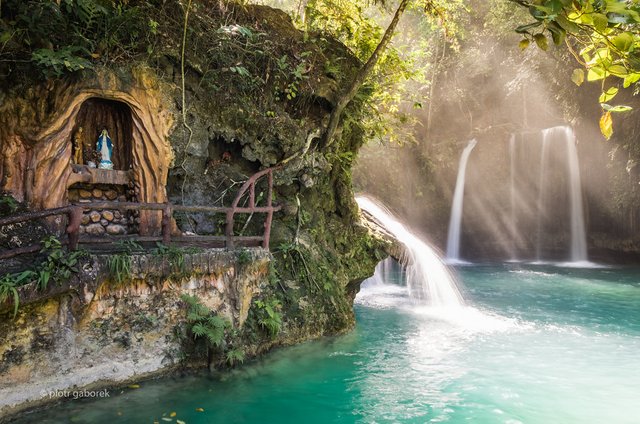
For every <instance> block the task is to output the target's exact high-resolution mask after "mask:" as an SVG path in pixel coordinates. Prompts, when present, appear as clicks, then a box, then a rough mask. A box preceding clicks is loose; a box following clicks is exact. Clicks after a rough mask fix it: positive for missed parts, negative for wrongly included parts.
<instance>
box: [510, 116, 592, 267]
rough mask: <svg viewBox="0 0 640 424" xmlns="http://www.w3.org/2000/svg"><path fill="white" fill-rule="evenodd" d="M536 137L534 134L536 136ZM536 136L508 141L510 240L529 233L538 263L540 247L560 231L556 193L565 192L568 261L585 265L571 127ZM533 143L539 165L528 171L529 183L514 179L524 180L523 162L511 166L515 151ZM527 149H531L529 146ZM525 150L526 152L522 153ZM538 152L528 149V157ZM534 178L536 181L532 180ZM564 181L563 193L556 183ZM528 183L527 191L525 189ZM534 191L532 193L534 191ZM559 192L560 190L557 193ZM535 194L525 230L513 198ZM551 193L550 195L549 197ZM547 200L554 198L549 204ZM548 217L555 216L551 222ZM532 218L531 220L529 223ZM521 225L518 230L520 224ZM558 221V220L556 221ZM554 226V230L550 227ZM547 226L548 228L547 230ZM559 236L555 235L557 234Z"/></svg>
mask: <svg viewBox="0 0 640 424" xmlns="http://www.w3.org/2000/svg"><path fill="white" fill-rule="evenodd" d="M536 134H537V133H536ZM539 134H540V137H536V138H529V139H526V138H524V137H523V138H520V139H519V140H518V143H516V138H515V136H512V137H511V139H510V141H509V150H510V152H509V154H510V160H511V164H510V172H511V176H510V180H511V181H510V184H511V187H510V191H511V193H510V196H511V218H510V220H511V225H512V226H513V227H514V228H515V233H514V237H516V236H518V237H519V236H521V235H522V234H524V233H525V232H526V231H531V236H532V237H535V238H534V239H533V241H534V243H535V245H534V246H532V247H535V260H536V261H542V260H545V259H548V257H547V258H545V255H544V251H543V247H544V245H545V241H546V240H549V239H551V240H552V239H553V237H554V236H557V234H556V233H554V231H555V232H558V231H559V232H560V233H561V232H562V229H561V228H558V222H556V221H557V219H558V210H559V209H560V208H562V207H564V204H563V203H560V204H558V199H559V197H558V195H559V193H566V197H564V198H566V199H567V203H566V205H567V206H566V207H567V209H566V210H567V212H568V213H567V215H566V216H567V217H568V219H569V222H568V227H569V229H570V242H569V245H568V246H567V250H568V259H569V260H570V261H571V262H573V263H586V262H588V255H587V238H586V229H585V221H584V212H583V204H582V186H581V182H580V166H579V161H578V151H577V149H576V138H575V134H574V133H573V130H572V129H571V127H568V126H558V127H552V128H547V129H544V130H542V131H541V133H539ZM525 142H526V143H527V144H529V143H532V142H533V143H536V144H533V147H536V146H539V147H538V149H539V152H540V156H539V162H538V167H537V168H535V167H534V168H533V169H531V168H528V169H529V172H530V174H531V175H530V176H529V178H530V180H527V181H530V183H527V182H526V181H521V182H520V184H518V181H516V180H515V176H516V175H519V176H522V175H524V177H521V179H522V178H525V179H526V178H527V177H526V170H527V163H524V162H522V163H519V165H518V164H516V163H515V160H516V159H515V157H516V153H517V151H518V149H519V148H524V145H523V144H521V143H525ZM529 146H532V145H531V144H529ZM525 151H526V150H525ZM537 151H538V150H537V149H535V150H529V156H531V155H532V154H534V153H535V152H537ZM528 159H530V157H524V158H523V160H525V161H527V160H528ZM536 178H537V181H536ZM565 179H566V181H567V185H566V192H565V191H564V188H563V187H564V185H563V184H560V182H561V181H562V182H564V180H565ZM528 184H530V188H528ZM534 190H535V191H534ZM559 190H560V191H559ZM535 193H537V199H536V203H535V205H532V206H533V210H534V211H535V215H534V216H533V217H529V221H530V224H532V227H526V223H527V218H528V217H527V216H526V215H525V216H519V215H518V213H517V212H518V211H516V207H515V200H514V199H515V198H516V197H518V196H519V197H527V196H529V197H530V198H533V196H535V195H536V194H535ZM552 194H554V195H555V196H554V195H552ZM551 199H555V200H554V201H551ZM550 217H555V218H554V220H555V221H554V220H551V219H550ZM531 218H533V220H531ZM520 222H522V224H524V225H525V226H524V227H523V228H519V226H522V224H521V223H520ZM560 222H561V221H560ZM554 226H555V227H554ZM549 227H551V229H550V228H549ZM558 234H559V233H558Z"/></svg>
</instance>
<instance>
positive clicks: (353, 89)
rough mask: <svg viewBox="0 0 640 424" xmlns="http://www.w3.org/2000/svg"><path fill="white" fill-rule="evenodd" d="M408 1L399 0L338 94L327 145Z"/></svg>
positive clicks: (374, 63) (327, 133) (373, 65)
mask: <svg viewBox="0 0 640 424" xmlns="http://www.w3.org/2000/svg"><path fill="white" fill-rule="evenodd" d="M408 3H409V0H401V2H400V5H399V6H398V8H397V9H396V13H395V14H394V15H393V19H392V20H391V23H390V24H389V26H388V27H387V29H386V31H385V32H384V35H383V36H382V39H381V40H380V43H379V44H378V45H377V46H376V49H375V50H374V52H373V54H372V55H371V57H370V58H369V60H367V62H366V63H365V64H364V66H363V67H362V68H360V70H359V71H358V73H357V74H356V76H355V78H354V79H353V81H351V83H350V84H349V85H348V86H347V87H346V88H345V89H344V90H343V91H342V94H340V97H339V98H338V101H337V102H336V104H335V107H334V108H333V111H331V116H330V118H329V125H327V130H326V131H325V133H324V140H325V144H326V145H327V146H330V145H331V144H332V143H333V138H334V136H335V132H336V129H337V128H338V124H339V123H340V118H341V117H342V112H343V111H344V108H345V107H347V105H348V104H349V103H350V102H351V100H353V98H354V97H355V95H356V93H357V92H358V90H359V89H360V87H362V84H363V83H364V81H365V80H366V79H367V77H368V76H369V74H371V71H373V68H374V67H375V66H376V64H377V63H378V60H379V59H380V56H382V54H383V53H384V51H385V50H386V49H387V47H388V46H389V43H390V42H391V39H392V38H393V33H394V31H395V30H396V26H398V22H399V21H400V17H401V16H402V14H403V13H404V11H405V9H406V8H407V4H408Z"/></svg>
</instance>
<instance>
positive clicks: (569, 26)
mask: <svg viewBox="0 0 640 424" xmlns="http://www.w3.org/2000/svg"><path fill="white" fill-rule="evenodd" d="M556 22H557V23H558V25H560V26H561V27H562V28H564V30H565V31H567V32H570V33H574V34H575V33H578V32H580V26H578V24H576V23H575V22H573V21H570V20H569V19H567V18H566V17H565V16H563V15H558V17H557V18H556Z"/></svg>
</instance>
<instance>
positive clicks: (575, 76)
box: [571, 69, 584, 87]
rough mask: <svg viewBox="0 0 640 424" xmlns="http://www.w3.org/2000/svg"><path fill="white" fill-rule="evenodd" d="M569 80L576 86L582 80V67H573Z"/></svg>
mask: <svg viewBox="0 0 640 424" xmlns="http://www.w3.org/2000/svg"><path fill="white" fill-rule="evenodd" d="M571 81H573V82H574V83H575V84H576V85H577V86H578V87H579V86H581V85H582V83H583V82H584V71H583V70H582V69H574V70H573V73H572V74H571Z"/></svg>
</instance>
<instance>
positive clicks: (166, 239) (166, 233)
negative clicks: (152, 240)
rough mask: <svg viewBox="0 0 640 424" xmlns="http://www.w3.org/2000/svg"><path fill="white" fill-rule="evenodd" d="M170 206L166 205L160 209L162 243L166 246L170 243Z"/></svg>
mask: <svg viewBox="0 0 640 424" xmlns="http://www.w3.org/2000/svg"><path fill="white" fill-rule="evenodd" d="M171 215H172V210H171V205H166V206H165V207H164V209H162V243H163V244H164V245H168V244H169V243H171Z"/></svg>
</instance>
